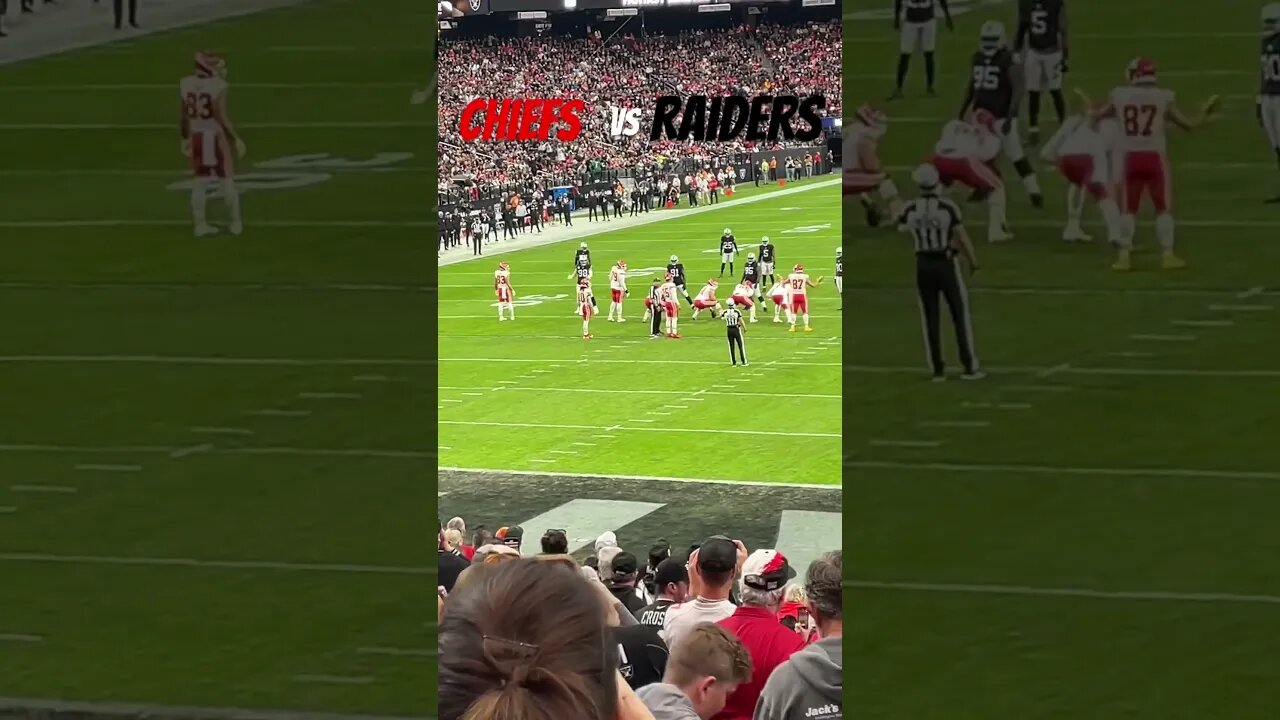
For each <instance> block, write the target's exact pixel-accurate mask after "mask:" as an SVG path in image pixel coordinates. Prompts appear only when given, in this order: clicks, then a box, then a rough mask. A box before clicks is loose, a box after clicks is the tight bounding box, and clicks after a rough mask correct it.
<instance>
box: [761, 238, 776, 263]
mask: <svg viewBox="0 0 1280 720" xmlns="http://www.w3.org/2000/svg"><path fill="white" fill-rule="evenodd" d="M760 262H767V263H771V262H773V243H769V244H768V245H761V246H760Z"/></svg>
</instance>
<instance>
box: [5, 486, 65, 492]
mask: <svg viewBox="0 0 1280 720" xmlns="http://www.w3.org/2000/svg"><path fill="white" fill-rule="evenodd" d="M9 489H10V490H12V491H13V492H29V493H66V494H71V493H78V492H80V489H79V488H74V487H71V486H69V485H10V486H9Z"/></svg>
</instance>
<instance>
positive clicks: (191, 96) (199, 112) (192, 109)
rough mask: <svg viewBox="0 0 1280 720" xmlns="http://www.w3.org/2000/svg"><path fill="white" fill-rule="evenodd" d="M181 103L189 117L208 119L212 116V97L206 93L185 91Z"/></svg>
mask: <svg viewBox="0 0 1280 720" xmlns="http://www.w3.org/2000/svg"><path fill="white" fill-rule="evenodd" d="M183 104H184V105H185V106H186V110H187V117H189V118H195V119H198V120H208V119H209V118H211V117H213V98H211V97H209V94H208V93H187V95H186V97H185V98H183Z"/></svg>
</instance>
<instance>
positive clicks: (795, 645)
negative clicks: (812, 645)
mask: <svg viewBox="0 0 1280 720" xmlns="http://www.w3.org/2000/svg"><path fill="white" fill-rule="evenodd" d="M795 576H796V571H795V570H794V569H793V568H792V567H791V564H790V563H788V562H787V558H786V557H784V556H783V554H782V553H780V552H778V551H777V550H756V551H755V552H753V553H751V555H749V556H748V557H747V561H746V562H745V563H743V565H742V579H741V581H740V587H739V591H740V593H739V594H740V598H739V601H740V602H739V606H738V609H737V610H735V611H734V612H733V614H732V615H730V616H729V617H727V618H725V619H724V620H721V621H720V622H718V623H716V624H717V625H720V626H721V627H723V628H724V629H725V630H728V631H729V632H731V633H733V634H734V636H735V637H737V638H738V639H739V640H741V641H742V644H743V645H745V646H746V648H747V652H748V653H750V654H751V666H752V668H753V671H752V673H751V681H750V682H746V683H743V684H741V685H739V686H738V689H737V690H734V691H733V694H732V695H730V696H729V701H728V702H727V703H726V704H725V706H724V710H721V711H720V713H719V714H718V715H716V716H715V718H714V720H751V717H752V715H753V714H754V713H755V709H756V701H757V700H759V699H760V691H761V690H763V689H764V684H765V682H766V681H767V680H768V679H769V675H770V674H771V673H773V670H774V668H776V667H778V666H779V665H781V664H782V663H784V662H786V660H787V658H789V657H791V655H792V654H793V653H795V652H798V651H799V650H801V649H803V648H804V646H805V642H804V639H803V638H801V637H800V636H799V635H797V634H796V632H795V631H794V630H791V629H788V628H787V627H786V626H785V625H783V624H782V623H781V622H780V621H779V620H778V609H779V608H780V607H781V606H782V599H783V595H784V594H785V593H786V585H787V581H788V580H790V579H791V578H794V577H795Z"/></svg>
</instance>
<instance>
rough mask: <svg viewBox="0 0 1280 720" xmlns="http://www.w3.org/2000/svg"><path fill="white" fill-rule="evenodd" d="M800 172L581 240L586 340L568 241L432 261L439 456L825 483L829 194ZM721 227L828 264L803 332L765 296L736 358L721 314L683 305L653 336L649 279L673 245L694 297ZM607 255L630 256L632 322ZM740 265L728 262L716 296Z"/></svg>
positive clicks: (559, 469)
mask: <svg viewBox="0 0 1280 720" xmlns="http://www.w3.org/2000/svg"><path fill="white" fill-rule="evenodd" d="M824 182H825V184H819V183H824ZM809 185H810V187H809V188H808V189H804V188H805V186H804V184H801V185H799V186H792V187H791V188H787V189H786V190H783V191H781V192H780V193H778V194H777V195H778V196H777V197H772V196H766V197H763V198H759V199H758V201H753V200H749V199H748V198H747V196H746V195H745V194H744V195H742V196H740V198H739V199H735V200H729V201H725V202H723V203H722V204H721V206H720V207H719V208H717V209H713V210H710V211H708V212H702V213H697V214H691V215H688V216H685V217H681V216H676V215H674V214H673V216H672V217H671V218H669V219H663V220H660V221H658V222H655V223H650V224H647V225H643V226H639V227H634V228H629V229H621V230H616V231H612V232H602V234H599V235H593V236H591V237H588V238H585V240H586V242H587V243H588V245H589V247H590V249H591V251H592V258H593V261H594V265H595V281H594V285H595V289H596V297H597V300H598V302H599V304H600V314H599V315H597V316H596V317H595V318H594V319H593V320H592V323H591V330H592V333H593V334H594V339H592V340H583V338H582V332H581V329H582V325H581V319H580V318H579V317H577V316H576V315H575V314H574V307H575V300H574V295H573V291H574V287H573V283H572V282H571V281H570V280H569V279H568V276H569V271H570V270H571V268H572V258H573V251H574V249H575V248H576V246H577V241H567V242H561V243H556V244H552V245H546V246H543V247H539V248H536V249H527V250H520V251H516V252H508V253H501V252H497V253H495V252H494V251H501V250H502V244H501V243H498V244H496V245H493V246H491V247H490V248H489V249H488V250H487V252H488V253H490V254H488V255H486V256H485V258H484V259H480V260H476V261H468V262H464V263H460V264H454V265H449V266H445V267H441V268H440V273H439V277H440V310H439V316H438V317H439V321H440V322H439V327H440V405H439V407H438V408H437V409H438V411H439V413H440V445H441V447H440V458H441V465H444V466H448V467H457V468H473V469H474V468H492V469H502V470H521V471H549V472H555V473H566V472H568V473H597V474H607V475H636V476H664V477H667V476H670V477H680V478H699V479H724V480H752V481H764V482H769V481H775V482H776V481H790V482H803V483H812V484H838V483H839V481H840V476H839V467H838V462H837V459H838V453H839V445H840V413H839V410H838V406H839V403H840V374H839V364H840V359H839V358H840V341H841V327H840V310H839V307H840V298H839V295H838V294H837V293H836V291H835V287H834V284H833V283H832V282H831V279H830V278H831V274H832V270H833V265H834V256H835V249H836V247H837V246H838V245H839V243H840V239H839V222H840V217H839V200H838V199H837V195H836V186H835V185H834V184H833V183H832V182H831V181H822V180H812V181H809ZM797 187H798V188H800V189H801V190H802V191H800V192H789V191H791V190H793V189H794V188H797ZM677 212H679V211H677ZM584 222H585V221H584V220H582V219H579V220H578V221H577V223H576V224H582V223H584ZM725 227H728V228H730V229H732V230H733V232H734V234H735V235H736V236H737V237H738V239H739V245H740V246H741V247H742V252H743V254H744V255H745V253H746V252H747V251H749V250H755V249H756V246H757V245H758V243H759V239H760V237H761V236H762V235H769V236H770V237H771V238H772V239H773V241H774V244H775V245H776V246H777V248H778V256H779V263H778V270H779V271H780V272H781V271H783V270H784V269H789V268H790V267H791V266H792V265H794V264H796V263H803V264H805V266H806V268H807V269H808V271H809V273H810V274H811V275H812V276H814V277H815V278H816V276H819V275H825V276H827V279H826V281H825V282H824V283H823V284H822V286H821V287H819V288H818V289H817V290H811V291H810V292H811V293H812V294H811V298H812V299H811V301H810V303H811V313H812V315H811V318H812V326H813V329H814V331H813V332H811V333H805V332H802V331H800V332H796V333H789V332H787V328H786V325H785V324H774V323H773V322H772V319H773V318H772V311H771V310H767V311H766V310H762V311H761V312H760V314H759V320H760V322H758V323H756V324H751V325H748V326H747V334H746V336H747V354H748V360H749V361H750V362H751V365H750V367H746V368H744V367H740V366H739V367H734V366H731V365H730V364H729V362H728V358H727V357H726V349H725V339H724V335H725V331H724V324H723V323H722V322H721V321H719V320H715V319H713V318H711V316H710V315H709V314H708V313H705V312H704V313H703V314H702V316H701V317H700V318H699V319H697V320H693V319H692V318H691V315H690V311H689V308H688V307H687V306H686V307H685V308H684V310H683V314H682V315H681V317H680V332H681V334H682V335H683V337H682V338H680V339H668V338H665V337H664V338H659V339H650V338H649V324H648V323H647V322H642V321H641V315H642V313H643V310H644V308H643V305H642V303H643V298H644V297H645V296H646V294H647V292H648V288H649V280H650V279H651V278H652V277H654V276H656V275H657V274H659V273H663V272H665V266H666V263H667V260H668V258H669V257H670V256H671V255H677V256H679V257H680V258H681V260H682V261H683V262H684V263H685V268H686V270H687V272H688V274H689V290H690V293H691V294H694V293H696V292H697V291H698V289H699V288H701V286H702V284H703V283H705V282H706V280H707V279H708V278H709V277H716V276H718V274H719V271H720V266H719V255H718V254H717V248H718V244H717V242H718V238H719V237H720V234H721V232H722V231H723V229H724V228H725ZM600 228H601V229H602V230H605V229H607V228H608V225H606V224H604V223H601V224H600ZM618 259H625V260H626V262H627V264H628V266H629V274H630V277H629V280H628V284H629V286H630V288H631V297H630V298H629V299H628V300H626V301H625V305H624V308H625V311H626V318H627V320H628V322H626V323H609V322H606V317H607V314H608V303H609V295H608V289H607V288H608V268H609V267H611V266H612V265H613V264H614V263H615V262H616V261H617V260H618ZM501 260H505V261H507V262H509V263H510V265H511V279H512V286H513V287H514V288H515V291H516V299H517V303H519V307H517V308H516V320H515V321H514V322H498V319H497V312H496V309H495V307H494V302H495V301H494V295H493V289H492V284H493V271H494V268H495V267H496V265H497V263H498V262H499V261H501ZM737 273H738V276H740V273H741V267H740V266H739V267H738V268H737ZM736 279H737V278H736V277H733V278H731V277H730V275H729V273H728V271H727V270H726V274H725V277H724V278H722V279H721V282H722V284H721V290H720V292H719V293H718V297H720V298H721V299H722V300H723V299H725V298H727V297H728V295H729V291H730V290H731V288H732V284H733V282H734V281H735V280H736Z"/></svg>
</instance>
